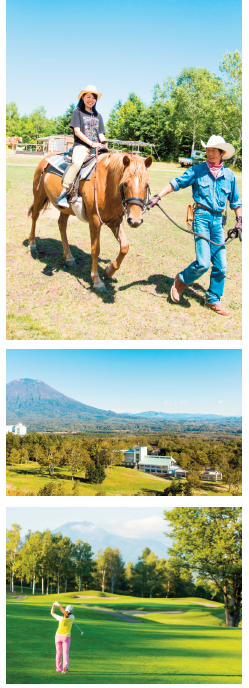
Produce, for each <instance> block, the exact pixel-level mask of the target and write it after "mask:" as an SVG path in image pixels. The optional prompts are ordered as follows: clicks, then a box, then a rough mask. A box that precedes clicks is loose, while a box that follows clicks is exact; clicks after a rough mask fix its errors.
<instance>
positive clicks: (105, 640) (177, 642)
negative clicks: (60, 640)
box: [7, 591, 241, 684]
mask: <svg viewBox="0 0 249 688" xmlns="http://www.w3.org/2000/svg"><path fill="white" fill-rule="evenodd" d="M90 593H92V594H94V595H98V593H96V591H90V592H89V591H87V592H86V593H85V594H86V600H85V601H84V600H82V599H80V600H78V599H75V597H74V594H77V592H76V593H67V594H65V595H62V594H61V595H57V594H56V599H58V601H59V602H60V603H61V604H62V605H65V604H69V603H71V604H73V606H74V614H75V620H76V623H77V624H78V625H79V627H80V628H82V630H83V631H84V635H83V636H81V635H80V633H79V631H78V630H77V628H75V627H74V626H73V628H72V642H71V647H70V666H69V673H68V674H66V675H63V676H62V675H61V674H59V673H56V672H55V647H54V635H55V631H56V628H57V622H56V621H55V620H54V619H53V618H52V617H51V615H50V608H51V606H52V602H53V601H54V599H55V595H53V596H51V595H48V596H44V597H42V596H32V597H29V598H28V599H26V600H24V601H20V602H17V601H15V600H11V601H7V683H11V684H15V683H20V684H23V683H26V684H32V683H33V684H36V683H44V684H49V683H53V684H62V683H67V684H73V683H75V684H78V683H79V684H80V683H81V684H97V683H98V684H106V683H109V684H121V683H123V684H135V683H137V684H140V683H141V684H143V683H152V684H153V683H158V684H163V683H165V684H169V683H172V684H175V683H176V684H177V683H180V684H190V683H194V684H198V683H203V684H207V683H210V684H215V683H224V684H225V683H227V684H230V683H231V684H232V683H241V629H231V628H229V629H227V628H225V627H223V626H222V625H221V624H222V623H224V609H223V605H220V604H219V603H216V604H217V607H216V608H214V609H209V608H206V607H204V606H200V605H199V604H197V602H199V603H200V602H201V605H202V604H203V603H205V602H209V603H210V601H209V600H201V599H197V600H188V599H187V598H186V599H184V600H177V599H167V600H166V599H165V598H163V599H154V600H152V599H144V598H133V597H126V596H122V595H120V596H119V600H118V603H116V602H114V601H113V600H111V599H109V601H108V597H105V599H104V601H103V600H101V607H103V609H104V608H105V609H111V610H113V611H117V612H119V613H120V611H121V610H122V611H123V613H125V610H126V609H127V613H128V612H129V610H138V611H139V610H140V611H141V610H142V611H144V610H145V611H148V614H146V616H143V617H140V623H137V624H132V623H127V622H126V621H124V620H121V619H119V618H117V617H114V616H111V615H109V614H103V613H102V612H101V611H98V610H97V609H96V607H97V606H100V601H98V600H97V599H96V600H93V601H92V602H91V600H89V599H87V596H89V595H90ZM112 597H113V596H112ZM157 610H158V611H157ZM162 610H164V611H171V612H172V611H176V610H177V611H182V612H186V613H182V614H176V615H173V614H168V615H167V614H160V611H162ZM153 611H154V614H153Z"/></svg>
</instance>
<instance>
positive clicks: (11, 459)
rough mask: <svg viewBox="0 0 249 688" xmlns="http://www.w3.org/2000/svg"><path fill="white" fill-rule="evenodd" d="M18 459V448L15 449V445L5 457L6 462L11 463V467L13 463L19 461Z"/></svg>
mask: <svg viewBox="0 0 249 688" xmlns="http://www.w3.org/2000/svg"><path fill="white" fill-rule="evenodd" d="M20 459H21V457H20V449H19V450H18V449H15V447H13V449H11V451H10V454H9V456H8V457H7V460H8V463H9V464H11V466H12V468H13V466H14V464H18V463H20Z"/></svg>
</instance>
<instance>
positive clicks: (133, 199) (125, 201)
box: [119, 184, 150, 215]
mask: <svg viewBox="0 0 249 688" xmlns="http://www.w3.org/2000/svg"><path fill="white" fill-rule="evenodd" d="M145 188H146V195H145V198H144V199H142V198H140V197H139V196H128V198H126V197H125V195H124V185H123V184H120V188H119V191H120V193H121V200H122V206H123V211H124V213H127V212H128V208H127V205H129V204H131V203H132V205H139V206H140V208H142V215H143V213H145V211H146V208H147V205H148V203H149V200H150V187H149V184H146V187H145Z"/></svg>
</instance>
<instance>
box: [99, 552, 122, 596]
mask: <svg viewBox="0 0 249 688" xmlns="http://www.w3.org/2000/svg"><path fill="white" fill-rule="evenodd" d="M104 554H105V556H106V558H107V584H108V586H109V588H110V591H111V593H113V592H114V587H115V588H116V589H117V588H120V587H121V586H122V585H123V584H124V581H125V566H124V562H123V559H122V555H121V552H120V551H119V549H117V548H115V549H112V548H111V547H107V548H106V549H105V552H104Z"/></svg>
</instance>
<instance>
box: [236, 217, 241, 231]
mask: <svg viewBox="0 0 249 688" xmlns="http://www.w3.org/2000/svg"><path fill="white" fill-rule="evenodd" d="M235 229H240V230H241V232H242V217H241V216H240V217H237V222H236V225H235Z"/></svg>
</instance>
